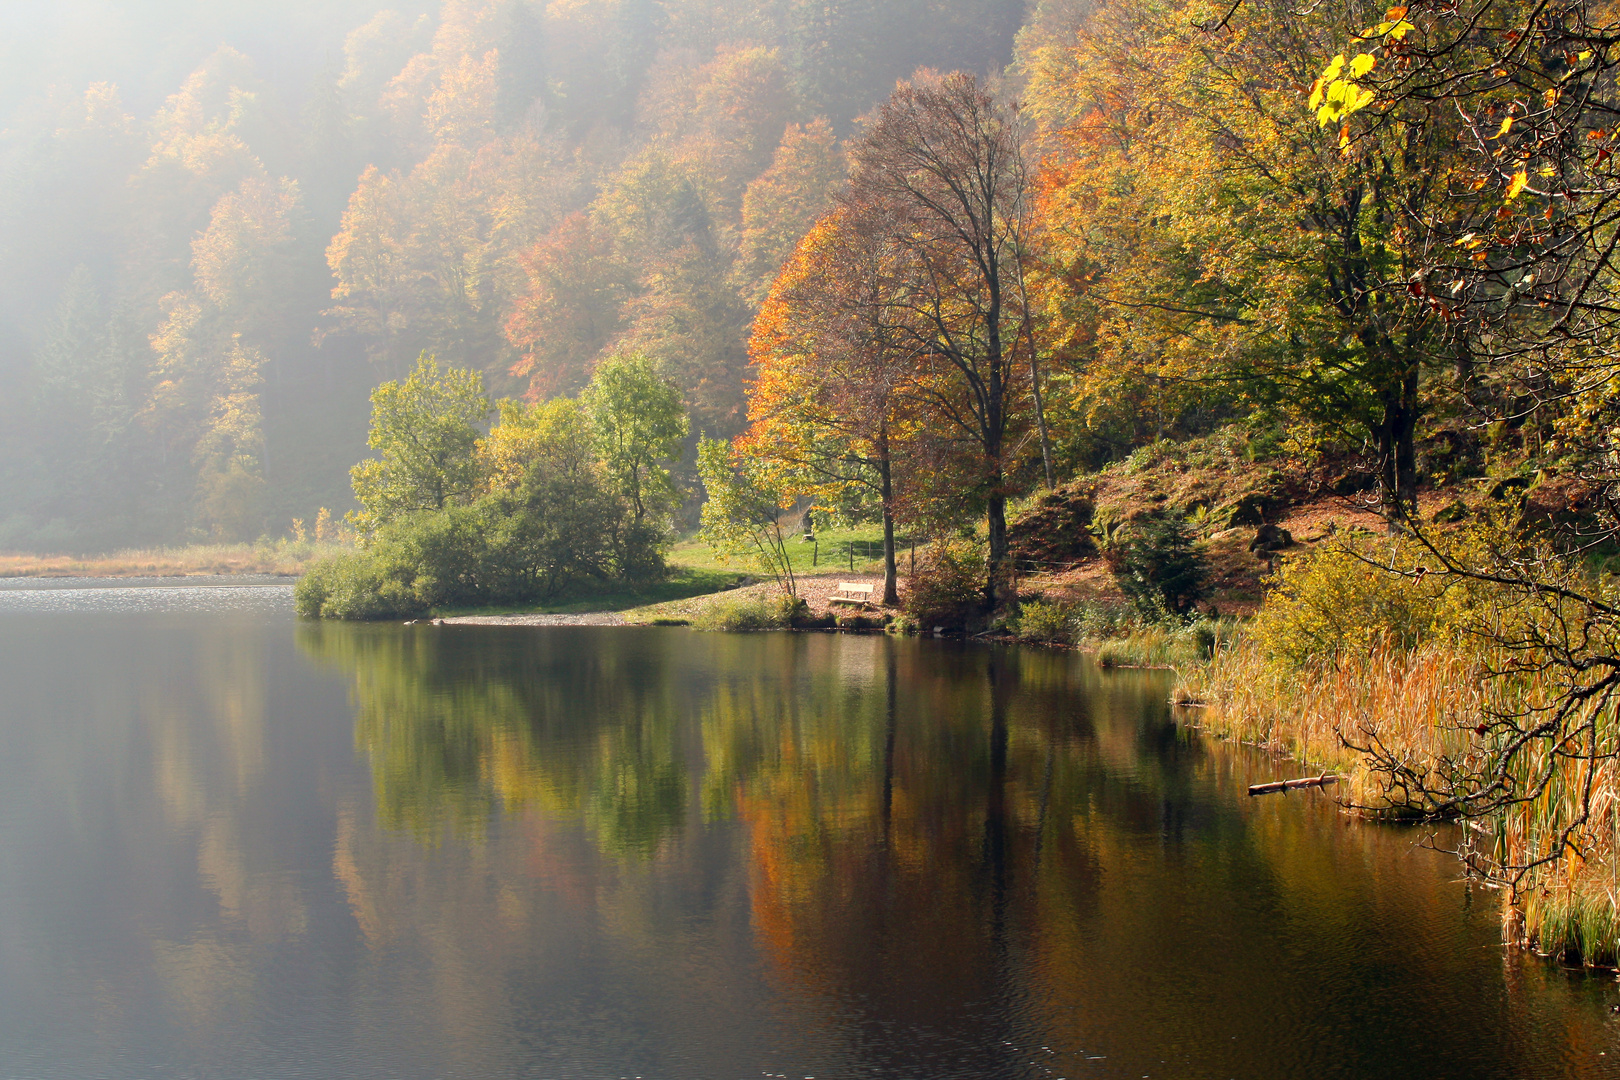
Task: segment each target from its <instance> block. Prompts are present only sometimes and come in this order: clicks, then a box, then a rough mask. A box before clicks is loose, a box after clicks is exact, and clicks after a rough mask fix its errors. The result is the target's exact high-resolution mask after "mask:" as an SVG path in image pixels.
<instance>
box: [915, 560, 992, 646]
mask: <svg viewBox="0 0 1620 1080" xmlns="http://www.w3.org/2000/svg"><path fill="white" fill-rule="evenodd" d="M985 574H986V569H985V558H984V551H983V549H982V548H980V547H979V545H978V544H976V543H974V542H973V541H970V540H942V541H937V542H935V543H933V544H930V545H929V546H928V548H927V550H926V551H924V552H923V554H922V557H921V558H920V559H919V560H918V565H917V573H916V574H915V575H914V576H913V577H912V579H911V581H910V583H909V584H908V585H907V588H906V594H905V597H904V598H903V600H902V602H901V608H902V610H903V611H904V612H905V614H906V615H907V617H909V618H911V619H912V620H914V621H915V622H916V623H917V624H918V625H919V626H921V627H922V628H923V629H924V630H929V629H932V628H933V627H936V626H944V627H947V628H949V629H952V630H956V629H960V628H962V627H963V626H965V625H966V624H967V622H968V621H969V620H970V619H972V618H974V617H976V616H978V615H981V614H983V612H984V609H985V598H984V583H985Z"/></svg>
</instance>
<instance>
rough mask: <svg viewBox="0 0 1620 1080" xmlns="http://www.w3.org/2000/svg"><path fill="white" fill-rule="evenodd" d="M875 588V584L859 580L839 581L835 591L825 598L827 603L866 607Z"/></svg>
mask: <svg viewBox="0 0 1620 1080" xmlns="http://www.w3.org/2000/svg"><path fill="white" fill-rule="evenodd" d="M876 588H877V586H875V585H864V584H862V583H861V582H859V581H840V582H839V583H838V589H837V591H836V592H834V593H833V595H831V596H829V597H828V598H827V603H829V604H854V605H855V606H856V607H866V606H867V605H868V604H870V603H871V602H872V592H873V590H875V589H876Z"/></svg>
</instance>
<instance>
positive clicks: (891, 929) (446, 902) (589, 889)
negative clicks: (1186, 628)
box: [0, 583, 1620, 1080]
mask: <svg viewBox="0 0 1620 1080" xmlns="http://www.w3.org/2000/svg"><path fill="white" fill-rule="evenodd" d="M1167 689H1168V686H1167V680H1166V679H1165V678H1164V677H1162V676H1158V675H1151V674H1143V673H1103V672H1099V671H1097V670H1096V669H1095V668H1093V667H1092V666H1090V665H1089V664H1088V663H1086V662H1085V661H1083V660H1081V659H1079V658H1076V657H1073V656H1068V655H1058V654H1050V653H1044V652H1034V651H1021V650H1012V649H991V648H982V647H966V646H962V645H957V644H950V643H943V642H934V641H911V640H901V641H897V640H889V639H885V638H874V637H835V636H829V635H803V634H795V635H786V634H769V635H739V636H732V635H716V634H697V633H692V632H689V631H686V630H682V629H665V628H648V629H621V628H603V629H596V628H577V627H559V628H541V629H529V628H480V627H437V628H435V627H401V626H373V627H352V626H331V625H301V624H299V623H297V622H296V621H295V620H294V619H293V617H292V616H291V614H290V597H289V591H288V590H287V589H286V588H285V587H281V586H275V587H263V588H224V589H220V588H196V587H193V586H181V587H170V588H164V589H129V588H112V589H108V588H89V587H86V585H85V583H79V584H78V585H70V586H68V587H59V588H53V589H27V588H19V587H14V586H13V587H6V588H0V747H3V751H0V752H3V755H4V756H3V758H0V760H3V761H4V763H5V766H6V767H5V772H4V775H3V778H0V1076H3V1077H8V1078H11V1077H28V1078H33V1077H38V1078H58V1077H61V1078H69V1077H71V1078H75V1080H78V1078H85V1077H108V1078H129V1077H166V1078H169V1077H199V1078H201V1077H210V1078H211V1077H244V1078H245V1077H356V1078H371V1077H377V1078H383V1077H400V1078H416V1077H528V1076H532V1077H582V1078H584V1077H589V1078H597V1077H601V1078H610V1080H611V1078H617V1077H642V1078H644V1080H654V1078H691V1080H710V1078H715V1080H724V1078H739V1080H750V1078H758V1077H785V1078H793V1080H802V1078H808V1077H815V1078H817V1080H832V1078H838V1077H929V1078H936V1077H937V1078H948V1077H995V1078H1003V1077H1007V1078H1051V1077H1076V1078H1077V1077H1125V1078H1131V1080H1135V1078H1137V1077H1144V1076H1146V1077H1194V1078H1203V1077H1210V1078H1229V1077H1246V1078H1257V1077H1258V1078H1270V1077H1277V1078H1281V1077H1395V1076H1399V1077H1406V1078H1409V1077H1456V1078H1479V1077H1514V1078H1519V1077H1552V1076H1571V1077H1586V1076H1620V1024H1617V1022H1616V1020H1615V1018H1614V1016H1613V1014H1611V1012H1610V1006H1611V1005H1614V1004H1616V1003H1620V993H1617V990H1616V986H1615V984H1614V982H1613V981H1612V980H1608V979H1600V978H1587V977H1580V976H1570V975H1567V974H1564V973H1561V972H1559V971H1557V970H1556V969H1554V968H1551V967H1549V966H1548V965H1547V964H1546V963H1545V962H1543V961H1538V960H1535V959H1533V958H1530V959H1526V958H1522V957H1519V956H1517V955H1512V954H1506V953H1504V951H1503V950H1502V949H1501V948H1500V947H1499V946H1498V944H1497V925H1498V911H1497V905H1496V900H1495V898H1494V896H1493V895H1492V894H1489V893H1483V892H1479V891H1477V890H1475V891H1471V890H1469V889H1468V888H1466V887H1465V886H1463V885H1462V884H1459V883H1458V882H1456V881H1455V880H1454V877H1455V866H1454V865H1453V864H1452V863H1451V862H1449V861H1448V860H1447V859H1446V858H1445V857H1443V856H1440V855H1435V854H1433V853H1430V852H1427V851H1424V850H1420V849H1417V848H1416V847H1415V846H1414V841H1415V840H1416V839H1417V837H1416V836H1415V835H1414V834H1412V833H1410V832H1400V831H1395V830H1390V829H1379V828H1370V827H1365V826H1360V825H1357V824H1354V823H1350V822H1347V821H1345V820H1344V819H1343V818H1341V817H1339V816H1337V815H1336V814H1334V813H1333V812H1332V810H1331V807H1330V806H1329V805H1328V804H1327V803H1326V802H1325V800H1324V799H1323V798H1322V797H1321V796H1320V795H1315V796H1312V795H1303V796H1301V795H1298V794H1295V795H1290V796H1288V797H1287V798H1281V797H1274V798H1270V799H1256V800H1250V799H1248V798H1246V797H1245V796H1244V793H1243V789H1244V786H1245V785H1246V784H1248V783H1250V782H1253V781H1256V780H1259V779H1268V778H1272V777H1274V776H1275V775H1278V773H1277V767H1276V766H1275V765H1273V764H1271V763H1269V762H1267V761H1265V760H1264V759H1261V758H1258V757H1256V756H1254V755H1251V754H1249V753H1247V752H1245V751H1242V750H1237V749H1233V748H1230V747H1226V746H1221V745H1212V744H1210V743H1208V742H1206V741H1205V740H1203V739H1201V738H1199V737H1197V736H1196V735H1192V734H1189V733H1187V732H1186V731H1184V730H1181V729H1178V728H1177V727H1176V726H1175V725H1174V724H1173V723H1172V721H1171V717H1170V716H1169V715H1168V711H1167V709H1166V707H1165V706H1164V704H1163V703H1164V700H1165V696H1166V691H1167ZM1611 1062H1612V1064H1611Z"/></svg>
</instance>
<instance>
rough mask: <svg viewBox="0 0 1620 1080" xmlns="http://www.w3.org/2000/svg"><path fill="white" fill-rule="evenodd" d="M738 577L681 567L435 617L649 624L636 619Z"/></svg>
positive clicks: (730, 585)
mask: <svg viewBox="0 0 1620 1080" xmlns="http://www.w3.org/2000/svg"><path fill="white" fill-rule="evenodd" d="M738 580H739V575H738V574H737V573H736V572H735V571H725V570H703V569H694V568H692V567H678V568H676V569H675V570H674V572H673V573H671V574H670V576H669V577H668V578H666V579H664V580H663V581H655V582H652V583H650V584H647V585H642V586H640V587H637V588H628V587H614V586H612V585H608V586H604V587H603V588H602V590H601V591H586V590H579V591H577V592H575V593H573V594H570V595H567V596H563V597H561V598H559V599H557V600H556V601H554V602H551V603H544V604H518V605H511V606H500V605H497V606H493V607H476V608H457V607H444V608H436V609H434V611H433V613H432V614H433V615H434V616H438V617H443V618H450V617H454V616H458V615H576V614H580V613H584V612H594V611H613V612H619V613H623V614H624V615H625V621H627V622H650V621H652V619H653V618H656V617H657V616H655V615H648V616H647V617H645V618H640V617H637V616H638V613H641V612H643V611H649V612H650V611H653V610H657V611H662V610H663V609H664V608H665V607H666V606H672V605H677V604H680V603H681V602H682V601H688V600H691V599H693V598H697V597H709V596H713V595H714V594H717V593H724V592H725V591H727V590H731V589H734V588H735V587H736V585H737V583H738Z"/></svg>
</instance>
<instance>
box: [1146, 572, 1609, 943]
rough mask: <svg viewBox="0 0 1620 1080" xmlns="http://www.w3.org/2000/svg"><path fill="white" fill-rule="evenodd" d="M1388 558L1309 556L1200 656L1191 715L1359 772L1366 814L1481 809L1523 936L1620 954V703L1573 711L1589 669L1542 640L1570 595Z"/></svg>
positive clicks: (1521, 939) (1285, 751) (1347, 798)
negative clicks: (1557, 602)
mask: <svg viewBox="0 0 1620 1080" xmlns="http://www.w3.org/2000/svg"><path fill="white" fill-rule="evenodd" d="M1381 554H1382V555H1383V559H1382V560H1381V561H1382V562H1383V563H1384V564H1385V566H1384V568H1380V567H1377V566H1374V565H1372V564H1370V563H1365V562H1361V561H1358V560H1357V559H1355V558H1354V557H1352V556H1348V555H1345V554H1343V553H1336V552H1320V553H1317V554H1316V555H1314V556H1311V557H1302V558H1300V559H1298V560H1296V561H1295V562H1293V563H1291V564H1290V566H1289V567H1287V568H1285V572H1284V575H1283V580H1282V582H1281V585H1280V587H1279V588H1278V590H1277V591H1276V592H1275V593H1274V594H1273V595H1272V597H1270V598H1268V600H1267V603H1266V605H1265V606H1264V607H1263V608H1262V609H1261V612H1260V614H1259V615H1258V616H1257V617H1256V619H1255V621H1254V623H1253V624H1252V625H1251V626H1250V627H1249V628H1248V629H1246V630H1245V631H1244V632H1243V633H1242V634H1241V635H1239V636H1238V637H1236V638H1235V639H1234V640H1232V641H1230V642H1228V643H1227V644H1225V645H1224V646H1223V647H1221V648H1219V649H1218V650H1216V652H1215V654H1214V655H1213V656H1212V658H1211V659H1210V660H1209V661H1208V662H1207V663H1205V664H1202V665H1199V666H1196V667H1192V668H1187V669H1184V670H1183V677H1182V680H1181V683H1180V685H1179V686H1178V688H1177V691H1176V694H1177V698H1178V700H1185V701H1191V702H1199V703H1202V706H1203V707H1201V708H1198V709H1196V710H1194V711H1192V713H1191V719H1192V720H1193V721H1194V722H1195V723H1197V724H1198V725H1200V726H1201V727H1203V728H1204V729H1205V730H1207V731H1209V732H1210V733H1212V734H1215V735H1217V736H1220V737H1224V738H1232V739H1238V740H1241V741H1243V742H1246V743H1250V744H1252V745H1255V746H1258V747H1261V748H1263V749H1265V750H1268V751H1270V752H1272V753H1277V754H1281V755H1286V756H1288V757H1290V758H1293V759H1295V760H1296V761H1298V762H1299V763H1300V771H1301V772H1302V773H1306V774H1310V773H1316V772H1322V771H1329V772H1336V773H1339V774H1341V775H1344V776H1346V777H1348V778H1349V779H1348V784H1347V785H1344V786H1342V787H1341V788H1339V789H1336V790H1337V794H1338V797H1339V798H1340V799H1342V800H1343V801H1344V802H1345V803H1346V804H1347V805H1348V806H1349V807H1350V808H1352V809H1354V810H1355V811H1357V812H1359V813H1362V814H1365V815H1368V816H1370V817H1374V818H1390V819H1406V818H1413V819H1431V820H1432V819H1435V818H1444V817H1448V816H1462V817H1467V818H1468V819H1469V820H1468V821H1467V823H1466V826H1465V828H1464V829H1463V830H1462V832H1461V833H1460V836H1461V841H1460V843H1461V844H1462V849H1461V851H1460V854H1461V855H1462V856H1463V858H1464V859H1465V861H1466V865H1467V866H1468V867H1469V868H1470V869H1471V870H1472V871H1474V872H1476V873H1478V874H1480V875H1482V876H1483V877H1485V878H1486V879H1487V880H1490V881H1493V882H1495V883H1496V884H1499V885H1501V886H1503V893H1502V894H1503V900H1504V902H1503V921H1504V934H1505V937H1506V939H1507V940H1508V941H1510V942H1513V943H1517V944H1521V945H1530V946H1534V947H1536V948H1538V949H1539V950H1541V951H1543V952H1546V953H1550V954H1555V955H1558V956H1560V957H1562V958H1564V959H1565V960H1566V961H1569V962H1579V963H1583V964H1587V965H1594V966H1604V967H1611V966H1615V965H1616V964H1617V963H1620V770H1617V769H1616V764H1615V762H1614V761H1613V760H1612V758H1611V757H1609V756H1607V755H1608V754H1610V753H1612V752H1613V747H1614V746H1615V745H1616V736H1617V734H1620V733H1617V731H1616V726H1617V724H1616V719H1615V716H1614V707H1613V703H1612V702H1609V701H1607V700H1606V698H1605V697H1604V696H1601V695H1600V696H1598V697H1596V698H1594V699H1592V700H1591V701H1589V702H1585V703H1580V702H1577V703H1576V704H1575V705H1574V706H1573V707H1572V708H1570V709H1569V710H1568V711H1566V712H1564V713H1560V712H1559V705H1560V703H1567V702H1569V701H1570V698H1571V695H1570V689H1571V686H1573V685H1575V684H1576V683H1577V682H1578V681H1579V680H1580V679H1581V678H1583V677H1584V676H1582V675H1581V674H1580V673H1579V672H1576V671H1572V670H1571V669H1570V668H1569V667H1568V666H1567V665H1566V664H1565V663H1564V662H1563V661H1561V660H1560V659H1559V657H1558V656H1557V655H1556V652H1555V651H1554V650H1549V649H1546V648H1543V647H1535V646H1532V645H1530V644H1527V642H1533V641H1534V640H1536V637H1535V635H1536V633H1538V632H1544V630H1545V627H1543V630H1542V631H1538V630H1537V629H1536V627H1535V626H1534V625H1532V624H1533V622H1535V621H1537V620H1546V619H1548V618H1549V617H1557V616H1558V611H1557V609H1556V606H1554V605H1549V604H1547V603H1545V602H1538V603H1535V604H1526V603H1523V602H1522V598H1516V597H1514V596H1513V595H1510V594H1507V593H1505V592H1503V591H1501V590H1496V589H1492V588H1491V587H1486V586H1479V585H1477V584H1474V583H1467V582H1458V581H1456V580H1450V581H1448V580H1446V579H1444V578H1442V577H1441V576H1440V575H1437V574H1423V573H1416V572H1415V571H1414V570H1413V568H1412V566H1411V564H1410V560H1411V559H1412V558H1414V557H1415V556H1414V555H1413V554H1412V553H1410V552H1407V551H1404V550H1402V549H1400V548H1398V547H1397V548H1393V549H1387V550H1385V551H1383V552H1381ZM1389 566H1393V567H1394V568H1395V569H1396V570H1402V569H1406V570H1408V571H1409V573H1408V575H1406V576H1403V575H1399V574H1391V573H1389V572H1388V567H1389ZM1543 599H1544V598H1543ZM1549 613H1550V614H1549ZM1587 632H1588V633H1590V632H1591V628H1590V627H1588V628H1587ZM1493 788H1494V789H1495V790H1496V791H1497V793H1498V794H1497V795H1495V796H1492V795H1491V792H1492V790H1493ZM1459 811H1460V813H1459Z"/></svg>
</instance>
